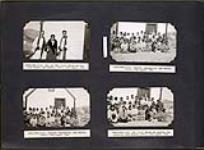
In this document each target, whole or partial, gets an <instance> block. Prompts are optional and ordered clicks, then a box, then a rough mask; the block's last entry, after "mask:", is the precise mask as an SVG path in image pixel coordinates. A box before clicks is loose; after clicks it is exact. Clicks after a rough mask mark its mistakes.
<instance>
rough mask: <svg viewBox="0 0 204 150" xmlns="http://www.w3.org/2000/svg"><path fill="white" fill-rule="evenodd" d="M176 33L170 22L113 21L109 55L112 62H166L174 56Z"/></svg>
mask: <svg viewBox="0 0 204 150" xmlns="http://www.w3.org/2000/svg"><path fill="white" fill-rule="evenodd" d="M176 36H177V31H176V28H175V27H174V26H173V25H172V24H170V23H145V22H144V23H142V22H116V23H114V24H113V25H112V27H111V31H110V55H111V57H112V59H113V60H115V61H116V62H131V63H138V62H143V63H170V62H171V61H173V60H174V59H175V58H176Z"/></svg>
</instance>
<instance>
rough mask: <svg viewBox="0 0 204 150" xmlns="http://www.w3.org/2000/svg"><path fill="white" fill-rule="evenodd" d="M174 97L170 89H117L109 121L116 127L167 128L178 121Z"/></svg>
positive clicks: (111, 95)
mask: <svg viewBox="0 0 204 150" xmlns="http://www.w3.org/2000/svg"><path fill="white" fill-rule="evenodd" d="M173 102H174V95H173V93H172V91H171V90H170V89H169V88H167V87H133V88H132V87H131V88H113V89H112V90H111V91H109V93H108V95H107V119H108V122H109V123H110V124H111V125H113V126H114V127H167V126H169V125H171V124H172V123H173V120H174V104H173Z"/></svg>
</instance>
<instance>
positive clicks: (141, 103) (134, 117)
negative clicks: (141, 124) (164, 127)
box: [108, 96, 165, 123]
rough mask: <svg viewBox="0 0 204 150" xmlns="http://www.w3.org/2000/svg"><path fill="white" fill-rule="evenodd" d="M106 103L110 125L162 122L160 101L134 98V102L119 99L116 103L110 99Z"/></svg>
mask: <svg viewBox="0 0 204 150" xmlns="http://www.w3.org/2000/svg"><path fill="white" fill-rule="evenodd" d="M108 102H109V103H108V120H109V121H110V122H111V123H118V122H123V123H125V122H126V123H127V122H134V121H152V120H156V121H163V120H164V113H165V108H164V103H163V102H162V100H160V99H158V100H156V101H155V100H154V98H149V97H147V96H142V97H138V96H136V97H135V100H134V101H126V100H124V99H123V97H121V98H120V99H119V100H117V102H116V101H114V102H113V100H110V99H109V100H108Z"/></svg>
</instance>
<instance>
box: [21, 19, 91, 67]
mask: <svg viewBox="0 0 204 150" xmlns="http://www.w3.org/2000/svg"><path fill="white" fill-rule="evenodd" d="M89 52H90V27H89V24H88V23H86V22H85V21H83V20H79V21H30V22H27V23H26V24H25V26H24V29H23V54H24V62H28V63H25V64H24V69H27V68H29V67H28V66H30V67H31V68H32V67H33V66H31V65H33V64H30V62H34V63H35V65H38V68H44V67H45V66H41V67H40V65H43V64H42V63H41V64H40V65H39V63H36V62H43V63H46V62H50V63H52V65H53V63H55V62H61V63H62V62H64V63H67V62H72V65H73V62H88V61H89ZM46 65H47V64H46ZM48 65H49V64H48ZM58 65H59V63H58ZM69 66H70V64H69ZM77 66H78V64H77V65H76V64H75V66H72V67H73V68H71V69H74V68H75V67H77ZM60 67H61V68H62V66H60ZM66 67H68V66H66ZM66 67H65V68H66ZM49 68H50V67H49ZM51 68H52V67H51ZM82 68H83V67H82ZM85 68H87V67H85ZM53 69H56V67H53ZM58 69H59V68H58ZM68 69H70V68H68ZM76 69H77V68H76Z"/></svg>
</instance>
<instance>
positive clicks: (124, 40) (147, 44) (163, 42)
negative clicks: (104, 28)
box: [111, 31, 169, 53]
mask: <svg viewBox="0 0 204 150" xmlns="http://www.w3.org/2000/svg"><path fill="white" fill-rule="evenodd" d="M111 49H112V50H113V51H114V52H122V53H125V52H138V51H152V52H156V51H160V52H164V51H167V50H168V49H169V47H168V38H167V36H166V34H161V33H160V32H158V33H155V32H152V33H146V32H144V31H140V32H137V33H136V34H135V33H132V34H131V35H130V33H126V32H120V34H119V36H115V37H113V38H112V39H111Z"/></svg>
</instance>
